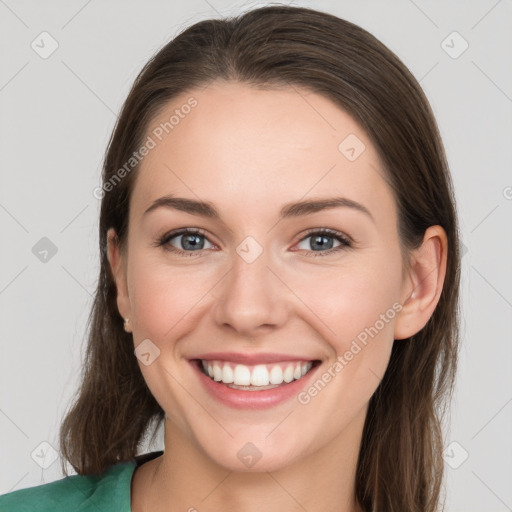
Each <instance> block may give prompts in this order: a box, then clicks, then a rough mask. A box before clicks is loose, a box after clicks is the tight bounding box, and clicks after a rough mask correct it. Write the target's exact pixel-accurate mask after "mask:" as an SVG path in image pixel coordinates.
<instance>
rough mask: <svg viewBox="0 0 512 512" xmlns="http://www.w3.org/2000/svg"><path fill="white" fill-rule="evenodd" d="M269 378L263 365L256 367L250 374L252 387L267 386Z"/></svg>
mask: <svg viewBox="0 0 512 512" xmlns="http://www.w3.org/2000/svg"><path fill="white" fill-rule="evenodd" d="M268 383H269V376H268V370H267V367H266V366H265V365H264V364H258V365H256V366H255V367H254V368H253V369H252V372H251V385H252V386H268Z"/></svg>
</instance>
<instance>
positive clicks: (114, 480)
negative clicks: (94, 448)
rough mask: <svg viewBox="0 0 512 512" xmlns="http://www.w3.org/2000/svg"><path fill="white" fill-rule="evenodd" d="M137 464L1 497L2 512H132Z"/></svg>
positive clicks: (111, 468) (113, 467)
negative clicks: (133, 475) (131, 498)
mask: <svg viewBox="0 0 512 512" xmlns="http://www.w3.org/2000/svg"><path fill="white" fill-rule="evenodd" d="M135 467H136V462H135V461H130V462H123V463H119V464H115V465H113V466H111V467H110V468H108V469H107V470H106V471H105V472H103V473H101V474H99V475H71V476H67V477H65V478H62V479H61V480H56V481H55V482H50V483H47V484H42V485H38V486H36V487H29V488H27V489H19V490H17V491H14V492H10V493H7V494H4V495H2V496H0V511H1V512H61V511H62V512H64V511H66V512H68V511H70V510H73V511H76V512H86V511H89V510H91V511H93V510H94V511H97V510H101V511H102V512H108V511H110V510H112V511H113V510H115V511H116V512H130V483H131V477H132V474H133V471H134V469H135Z"/></svg>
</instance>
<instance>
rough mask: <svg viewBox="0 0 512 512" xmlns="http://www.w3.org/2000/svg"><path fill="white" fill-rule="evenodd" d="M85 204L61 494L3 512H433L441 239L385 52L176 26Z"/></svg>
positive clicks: (448, 366)
mask: <svg viewBox="0 0 512 512" xmlns="http://www.w3.org/2000/svg"><path fill="white" fill-rule="evenodd" d="M95 195H96V196H97V197H98V198H101V201H102V202H101V213H100V226H99V228H100V232H99V234H100V252H101V269H100V278H99V282H98V288H97V292H96V296H95V301H94V305H93V310H92V312H91V317H90V333H89V344H88V351H87V358H86V361H85V365H84V372H83V380H82V383H81V386H80V389H79V392H78V394H77V397H76V400H75V402H74V404H73V406H72V407H71V408H70V410H69V411H68V413H67V416H66V417H65V419H64V422H63V424H62V427H61V452H62V456H63V470H64V471H65V472H66V468H65V466H64V463H65V461H67V462H69V463H70V464H71V465H72V467H73V468H74V469H75V470H76V472H77V473H78V475H74V476H67V477H66V478H64V479H62V480H59V481H57V482H52V483H49V484H44V485H42V486H38V487H34V488H31V489H22V490H19V491H16V492H13V493H10V494H8V495H4V496H3V497H1V498H0V506H1V507H2V510H6V511H7V510H17V511H18V510H43V509H44V510H46V509H48V510H50V509H51V510H54V511H55V510H71V509H73V508H75V509H78V508H79V507H82V508H80V510H89V509H91V510H93V509H95V510H97V509H99V510H122V511H129V510H132V511H134V512H142V511H144V510H150V511H157V512H158V511H160V510H162V511H163V510H172V511H174V510H199V511H201V512H202V511H210V510H211V511H213V510H233V509H235V508H236V509H237V510H244V511H252V510H260V509H261V507H262V506H264V507H265V509H266V510H268V511H273V510H280V511H281V510H290V511H291V510H307V511H309V512H315V511H317V510H318V511H319V510H336V511H340V512H342V511H343V512H349V511H350V512H354V511H374V510H378V511H379V512H380V511H387V510H389V511H391V510H397V511H404V510H408V511H422V512H426V511H428V512H430V511H434V510H438V509H439V507H440V502H441V485H442V478H443V461H442V449H443V446H442V430H441V420H442V415H443V412H444V410H445V407H446V405H447V404H448V402H449V398H450V396H451V392H452V388H453V382H454V375H455V370H456V362H457V347H458V294H459V260H460V257H459V234H458V227H457V219H456V210H455V204H454V197H453V190H452V183H451V178H450V175H449V171H448V167H447V163H446V158H445V155H444V150H443V146H442V143H441V140H440V137H439V133H438V130H437V126H436V123H435V120H434V117H433V114H432V112H431V109H430V107H429V104H428V101H427V99H426V98H425V96H424V94H423V92H422V90H421V88H420V86H419V85H418V83H417V81H416V80H415V79H414V77H413V76H412V75H411V74H410V72H409V71H408V70H407V69H406V68H405V66H404V65H403V64H402V63H401V62H400V61H399V59H398V58H397V57H396V56H395V55H394V54H393V53H392V52H391V51H390V50H389V49H387V48H386V47H385V46H384V45H383V44H382V43H380V42H379V41H378V40H376V39H375V38H374V37H373V36H372V35H370V34H369V33H368V32H366V31H365V30H363V29H361V28H360V27H357V26H355V25H353V24H351V23H349V22H347V21H344V20H341V19H339V18H337V17H335V16H332V15H329V14H325V13H322V12H318V11H315V10H312V9H307V8H295V7H284V6H271V7H264V8H259V9H255V10H252V11H249V12H247V13H245V14H244V15H241V16H239V17H237V18H232V19H225V20H207V21H203V22H200V23H196V24H195V25H193V26H191V27H190V28H188V29H187V30H185V31H184V32H183V33H181V34H180V35H179V36H178V37H176V38H175V39H174V40H173V41H171V42H170V43H168V44H167V45H166V46H164V47H163V48H162V49H161V50H160V51H159V52H158V53H157V54H156V55H155V56H154V57H153V58H152V59H151V60H150V62H148V63H147V64H146V66H145V67H144V69H143V70H142V72H141V73H140V75H139V76H138V78H137V79H136V81H135V84H134V86H133V88H132V90H131V92H130V94H129V96H128V98H127V100H126V102H125V104H124V106H123V109H122V112H121V115H120V117H119V120H118V122H117V125H116V127H115V130H114V133H113V135H112V138H111V140H110V143H109V147H108V150H107V153H106V158H105V164H104V172H103V186H102V187H101V189H98V190H96V191H95ZM194 253H197V254H194ZM162 422H163V423H164V432H165V446H164V449H163V451H158V452H152V453H149V454H143V455H139V454H138V450H137V449H138V446H139V444H140V442H141V441H142V440H143V439H144V436H145V435H146V434H147V433H148V432H149V431H150V427H151V426H153V427H154V428H155V430H154V432H156V428H157V427H158V426H159V425H160V424H161V423H162ZM36 503H37V505H36ZM23 507H25V508H23ZM45 507H46V508H45Z"/></svg>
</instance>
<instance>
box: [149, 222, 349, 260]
mask: <svg viewBox="0 0 512 512" xmlns="http://www.w3.org/2000/svg"><path fill="white" fill-rule="evenodd" d="M179 235H200V236H203V237H205V238H208V237H207V236H206V234H205V232H204V231H203V230H202V229H199V228H183V229H178V230H176V231H171V232H170V233H166V234H165V235H163V236H162V237H161V238H160V239H159V240H158V241H157V242H156V244H154V245H155V246H156V247H162V248H163V249H164V250H165V251H171V252H174V253H176V254H179V255H181V256H195V254H194V253H195V252H196V251H183V250H181V249H177V248H176V247H173V246H172V245H167V244H168V243H169V241H170V240H172V239H173V238H175V237H177V236H179ZM312 235H328V237H329V238H335V239H336V240H338V241H339V242H341V245H339V246H338V247H333V248H331V249H328V250H327V251H308V253H307V254H306V255H307V256H308V257H309V256H312V257H317V256H326V255H331V254H333V253H335V252H338V251H340V250H343V249H351V248H352V247H353V240H352V239H351V238H349V237H348V236H346V235H344V234H343V233H340V232H339V231H336V230H334V229H329V228H320V229H312V230H310V231H307V232H306V235H305V236H304V237H303V238H301V239H300V240H299V242H298V243H300V242H302V241H303V240H305V239H306V238H309V237H311V236H312ZM210 243H211V242H210ZM203 250H204V249H203ZM299 250H301V249H299ZM197 252H200V251H197Z"/></svg>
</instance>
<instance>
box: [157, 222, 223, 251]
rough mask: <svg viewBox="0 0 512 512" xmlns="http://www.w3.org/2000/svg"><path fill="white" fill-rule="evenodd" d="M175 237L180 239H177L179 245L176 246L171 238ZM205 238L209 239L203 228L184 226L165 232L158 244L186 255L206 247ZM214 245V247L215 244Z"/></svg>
mask: <svg viewBox="0 0 512 512" xmlns="http://www.w3.org/2000/svg"><path fill="white" fill-rule="evenodd" d="M173 239H177V240H178V239H180V240H179V241H177V245H178V247H175V246H174V245H173V244H172V243H171V240H173ZM204 240H208V239H207V238H206V236H205V234H204V232H203V231H202V230H201V229H198V228H183V229H179V230H177V231H173V232H171V233H167V234H165V235H164V236H163V237H162V238H160V240H158V242H157V244H156V245H157V246H158V247H160V246H161V247H163V248H164V249H165V250H167V251H172V252H177V253H178V254H182V255H184V256H193V253H194V252H199V251H201V250H203V249H205V247H204ZM208 243H210V242H208ZM212 247H214V246H213V244H212ZM207 248H208V247H207Z"/></svg>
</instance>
